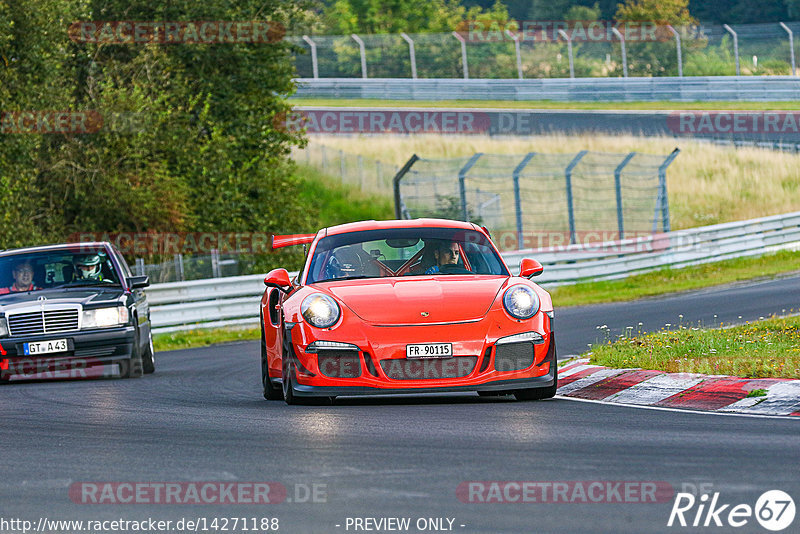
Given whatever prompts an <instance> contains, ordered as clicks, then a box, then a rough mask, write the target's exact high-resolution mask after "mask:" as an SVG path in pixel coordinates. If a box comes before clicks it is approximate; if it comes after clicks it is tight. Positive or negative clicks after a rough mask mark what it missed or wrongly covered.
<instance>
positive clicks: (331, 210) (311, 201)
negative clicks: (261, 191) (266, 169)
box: [297, 165, 394, 232]
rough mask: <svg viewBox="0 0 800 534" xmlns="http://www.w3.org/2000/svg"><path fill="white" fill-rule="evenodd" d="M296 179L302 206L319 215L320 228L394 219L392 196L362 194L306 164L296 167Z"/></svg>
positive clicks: (314, 229) (310, 230)
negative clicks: (299, 187)
mask: <svg viewBox="0 0 800 534" xmlns="http://www.w3.org/2000/svg"><path fill="white" fill-rule="evenodd" d="M297 176H298V177H300V178H301V180H302V186H301V190H300V192H299V195H300V199H301V200H302V204H303V205H305V206H308V207H309V208H310V209H311V210H313V211H314V212H315V213H317V218H318V219H319V221H320V228H324V227H328V226H334V225H337V224H343V223H348V222H354V221H363V220H369V219H375V220H384V219H394V204H393V203H392V199H391V198H389V197H386V196H377V195H368V194H366V193H362V192H361V190H360V189H357V188H355V187H353V186H349V185H342V184H341V182H337V180H336V178H333V177H330V176H326V175H324V174H322V173H321V172H319V171H318V170H317V169H315V168H313V167H309V166H307V165H298V166H297ZM318 229H319V228H313V229H309V230H308V231H309V232H312V231H313V232H315V231H317V230H318Z"/></svg>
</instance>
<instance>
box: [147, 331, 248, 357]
mask: <svg viewBox="0 0 800 534" xmlns="http://www.w3.org/2000/svg"><path fill="white" fill-rule="evenodd" d="M259 335H261V331H260V330H259V329H258V328H244V329H227V328H215V329H209V330H201V329H198V330H183V331H180V332H172V333H169V334H155V335H153V347H154V348H155V350H156V352H161V351H165V350H180V349H191V348H195V347H207V346H209V345H216V344H217V343H230V342H232V341H249V340H253V339H258V336H259Z"/></svg>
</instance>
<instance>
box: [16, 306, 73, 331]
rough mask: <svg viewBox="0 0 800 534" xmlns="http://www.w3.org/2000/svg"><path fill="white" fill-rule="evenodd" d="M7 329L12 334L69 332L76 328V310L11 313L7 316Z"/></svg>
mask: <svg viewBox="0 0 800 534" xmlns="http://www.w3.org/2000/svg"><path fill="white" fill-rule="evenodd" d="M8 329H9V331H10V333H11V335H12V336H25V335H33V334H52V333H56V332H70V331H73V330H77V329H78V310H77V309H67V310H44V311H37V312H28V313H15V314H11V315H9V316H8Z"/></svg>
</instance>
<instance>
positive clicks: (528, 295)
mask: <svg viewBox="0 0 800 534" xmlns="http://www.w3.org/2000/svg"><path fill="white" fill-rule="evenodd" d="M503 306H504V307H505V309H506V311H507V312H508V313H509V315H511V317H514V318H516V319H530V318H531V317H533V316H534V315H536V312H538V311H539V297H538V296H536V292H535V291H534V290H533V289H531V288H529V287H528V286H525V285H522V284H518V285H515V286H511V287H509V288H508V289H507V290H506V293H505V295H503Z"/></svg>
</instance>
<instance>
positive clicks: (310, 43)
mask: <svg viewBox="0 0 800 534" xmlns="http://www.w3.org/2000/svg"><path fill="white" fill-rule="evenodd" d="M303 40H304V41H305V42H307V43H308V46H310V47H311V70H312V71H313V73H314V79H315V80H316V79H317V78H319V64H318V63H317V43H315V42H314V41H312V40H311V37H309V36H308V35H304V36H303Z"/></svg>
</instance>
